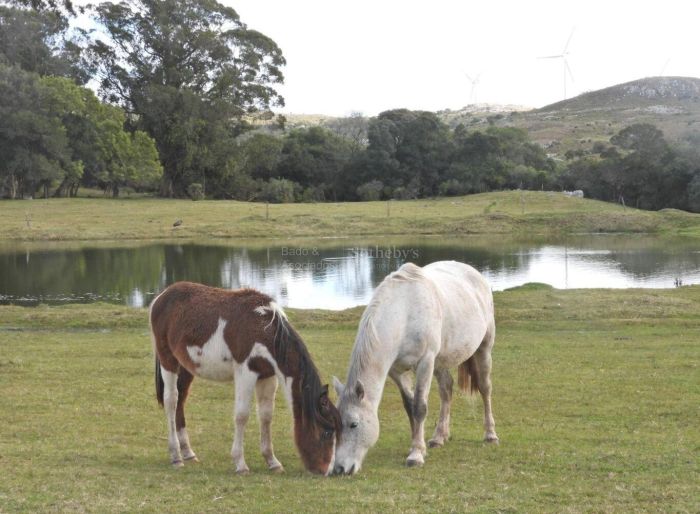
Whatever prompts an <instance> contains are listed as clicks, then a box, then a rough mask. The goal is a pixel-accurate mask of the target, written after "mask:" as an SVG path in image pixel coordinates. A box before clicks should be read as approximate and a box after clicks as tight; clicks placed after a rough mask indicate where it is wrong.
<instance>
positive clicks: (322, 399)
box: [319, 384, 329, 407]
mask: <svg viewBox="0 0 700 514" xmlns="http://www.w3.org/2000/svg"><path fill="white" fill-rule="evenodd" d="M328 402H329V400H328V384H326V385H324V386H323V388H321V395H320V396H319V403H320V404H321V407H328Z"/></svg>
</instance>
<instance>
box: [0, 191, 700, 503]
mask: <svg viewBox="0 0 700 514" xmlns="http://www.w3.org/2000/svg"><path fill="white" fill-rule="evenodd" d="M109 203H111V202H105V204H109ZM14 204H15V203H14V202H13V205H14ZM17 204H19V202H17ZM6 205H9V204H6ZM193 205H196V204H193ZM495 301H496V316H497V337H496V346H495V348H494V352H493V358H494V370H493V373H494V375H493V382H494V396H493V401H494V414H495V419H496V427H497V430H498V434H499V436H500V438H501V444H500V445H499V446H487V445H484V444H483V443H482V442H481V437H482V435H483V430H482V406H481V400H480V399H478V398H476V397H474V398H469V399H467V398H465V397H464V396H461V395H457V396H456V398H455V402H454V404H453V411H452V438H451V440H450V441H449V442H448V443H447V444H446V446H445V447H444V448H442V449H435V450H429V452H428V457H427V459H426V464H425V466H424V467H422V468H411V469H408V468H406V467H405V466H404V460H405V457H406V452H407V450H408V448H409V445H410V436H409V429H408V421H407V419H406V416H405V413H404V410H403V407H402V405H401V400H400V398H399V395H398V392H397V390H396V388H395V387H394V386H393V384H387V388H386V389H385V393H384V400H383V402H382V405H381V406H380V411H379V413H380V421H381V435H380V439H379V442H378V444H377V446H376V447H374V448H373V449H372V450H370V452H369V454H368V457H367V459H366V460H365V464H364V468H363V469H362V471H361V472H360V474H359V475H357V476H355V477H351V478H348V477H342V478H340V477H333V478H321V477H317V476H312V475H310V474H308V473H306V472H304V471H303V470H302V466H301V462H300V460H299V458H298V457H297V455H296V452H295V449H294V447H293V443H292V439H291V416H290V413H289V411H288V409H287V407H286V405H285V404H284V401H283V399H282V395H281V394H279V395H278V399H277V408H276V411H275V418H274V421H273V442H274V444H275V450H276V454H277V456H278V458H279V459H280V460H281V461H282V463H283V464H284V466H285V468H286V473H284V474H283V475H275V474H272V473H270V472H268V471H267V469H266V466H265V463H264V461H263V459H262V457H261V456H260V453H259V451H258V448H257V446H258V441H257V439H258V433H257V422H256V420H255V417H254V416H252V417H251V420H250V422H249V425H248V430H247V432H246V456H247V461H248V465H249V466H250V468H251V472H252V473H251V475H249V476H237V475H235V473H234V467H233V465H232V463H231V459H230V457H229V452H230V447H231V442H232V430H233V423H232V406H233V391H232V386H226V385H222V384H218V383H209V382H205V381H203V380H196V381H195V383H194V385H193V390H192V392H191V395H190V399H189V403H188V430H189V432H190V438H191V441H192V445H193V448H194V450H195V451H196V452H197V453H198V456H199V458H200V459H201V462H200V463H199V464H189V465H187V466H186V467H185V468H184V469H180V470H173V469H172V468H171V466H170V464H169V458H168V453H167V431H166V425H165V417H164V415H163V412H162V410H161V409H160V407H159V406H158V405H157V403H156V400H155V397H154V387H153V360H152V359H153V358H152V351H151V343H150V339H149V336H148V329H147V322H146V311H145V309H129V308H126V307H120V306H113V305H105V304H93V305H69V306H64V307H44V306H40V307H37V308H20V307H0V416H2V423H1V424H0V468H1V469H2V480H0V512H15V511H24V512H58V511H71V512H127V511H143V512H171V511H177V512H221V511H223V512H258V511H259V512H379V511H401V512H465V511H477V512H535V511H538V512H540V511H544V512H644V511H657V512H658V511H665V512H697V511H698V510H700V497H699V496H698V489H697V484H698V482H699V481H700V473H699V471H700V469H699V467H698V466H699V465H698V452H699V450H700V429H698V419H699V417H698V414H700V412H699V411H698V409H699V407H698V406H699V405H700V381H698V375H699V373H698V362H699V361H700V359H699V357H700V316H699V315H698V313H699V312H700V287H683V288H679V289H674V290H658V291H654V290H619V291H611V290H570V291H558V290H553V289H550V288H548V287H545V286H538V285H528V286H524V287H522V288H518V289H515V290H510V291H505V292H502V293H495ZM361 311H362V309H360V308H356V309H351V310H347V311H341V312H331V311H320V310H315V311H302V310H293V309H289V310H288V314H289V318H290V320H291V321H292V323H293V324H294V325H295V327H296V328H297V329H298V330H299V332H300V333H301V335H302V336H303V337H304V339H305V341H306V343H307V345H308V347H309V349H310V351H311V354H312V356H313V357H314V360H315V362H316V365H317V366H318V368H319V370H320V372H321V375H322V378H323V379H324V382H330V380H331V375H333V374H335V375H337V376H339V377H340V378H341V379H344V374H345V371H346V366H347V363H348V359H349V354H350V349H351V346H352V342H353V338H354V335H355V330H356V327H357V321H358V319H359V316H360V313H361ZM436 389H437V388H436V387H435V384H433V389H432V390H431V400H430V403H429V412H428V420H427V423H426V427H427V430H426V431H427V432H429V431H430V430H432V427H433V424H434V422H435V419H436V416H437V406H438V398H437V390H436Z"/></svg>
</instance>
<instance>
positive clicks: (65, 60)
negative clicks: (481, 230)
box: [0, 6, 89, 83]
mask: <svg viewBox="0 0 700 514" xmlns="http://www.w3.org/2000/svg"><path fill="white" fill-rule="evenodd" d="M67 30H68V21H67V20H66V19H65V18H64V17H63V16H61V15H60V14H59V13H56V12H52V11H48V12H36V11H30V10H23V9H16V8H11V7H6V6H0V61H4V62H5V63H6V64H14V65H17V66H19V67H20V68H22V69H23V70H25V71H30V72H34V73H38V74H39V75H42V76H46V75H56V76H62V77H71V78H73V79H74V80H76V81H78V82H79V83H86V82H87V81H88V79H89V77H88V76H87V75H86V73H85V70H83V69H82V68H81V67H80V47H79V45H78V44H77V43H76V42H75V41H73V40H71V39H70V38H68V37H67V36H66V34H67Z"/></svg>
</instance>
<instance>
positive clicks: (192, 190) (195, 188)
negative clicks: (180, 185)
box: [187, 182, 204, 202]
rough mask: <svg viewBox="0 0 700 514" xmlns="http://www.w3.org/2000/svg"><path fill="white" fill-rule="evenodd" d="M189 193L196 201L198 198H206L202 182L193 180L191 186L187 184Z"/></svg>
mask: <svg viewBox="0 0 700 514" xmlns="http://www.w3.org/2000/svg"><path fill="white" fill-rule="evenodd" d="M187 195H188V196H189V197H190V198H192V200H194V201H195V202H196V201H197V200H203V199H204V188H203V187H202V184H200V183H198V182H192V183H191V184H190V185H189V186H187Z"/></svg>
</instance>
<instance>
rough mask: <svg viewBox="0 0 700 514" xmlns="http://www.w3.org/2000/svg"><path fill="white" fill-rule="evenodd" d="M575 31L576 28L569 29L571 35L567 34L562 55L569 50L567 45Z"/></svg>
mask: <svg viewBox="0 0 700 514" xmlns="http://www.w3.org/2000/svg"><path fill="white" fill-rule="evenodd" d="M575 30H576V26H575V25H574V27H573V28H572V29H571V34H569V39H567V40H566V44H565V45H564V51H563V52H562V55H563V54H565V53H566V51H567V50H568V49H569V43H571V38H572V37H574V31H575Z"/></svg>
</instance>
